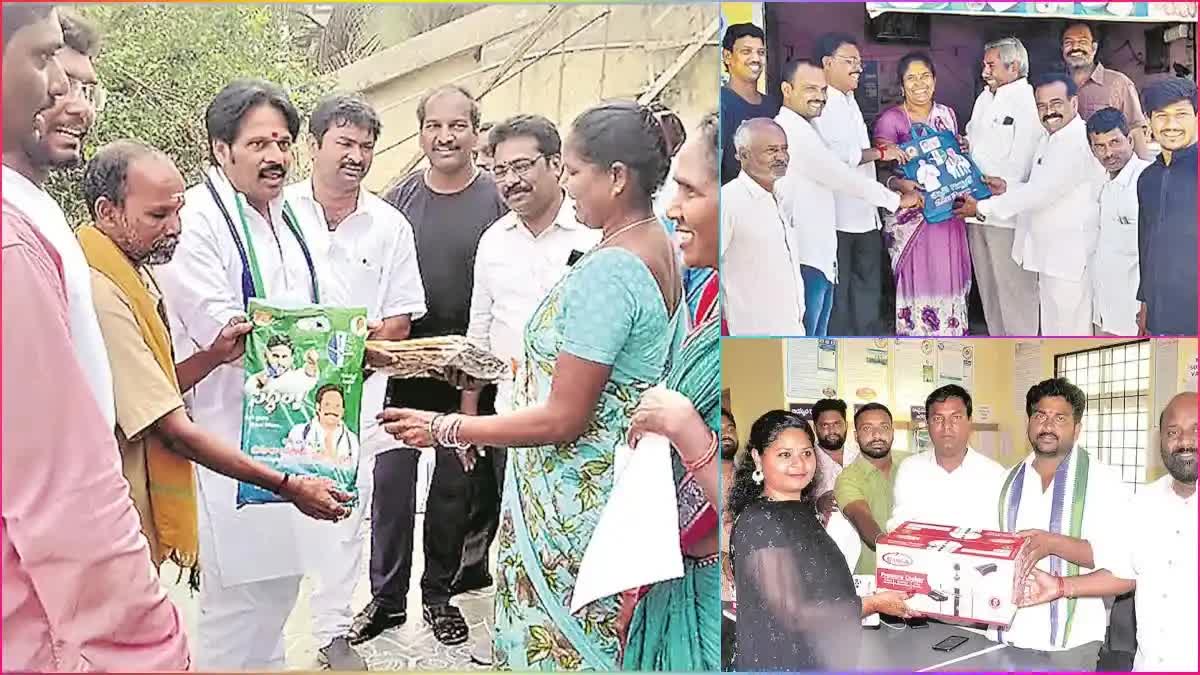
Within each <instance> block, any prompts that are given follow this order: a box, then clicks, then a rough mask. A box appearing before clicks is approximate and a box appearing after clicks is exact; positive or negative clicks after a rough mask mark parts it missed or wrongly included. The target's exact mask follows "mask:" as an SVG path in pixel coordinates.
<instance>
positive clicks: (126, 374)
mask: <svg viewBox="0 0 1200 675" xmlns="http://www.w3.org/2000/svg"><path fill="white" fill-rule="evenodd" d="M183 190H184V184H183V177H182V176H181V175H180V174H179V171H178V170H177V169H176V168H175V165H174V164H173V163H172V162H171V160H170V159H168V158H167V157H166V156H165V155H163V154H162V153H160V152H158V151H156V150H153V149H151V148H148V147H146V146H144V145H141V144H139V143H136V142H132V141H119V142H116V143H112V144H110V145H107V146H105V147H104V148H101V150H100V151H99V152H98V153H97V154H96V156H95V157H94V158H93V159H92V161H91V162H90V163H89V164H88V166H87V170H86V172H85V174H84V179H83V191H84V196H85V198H86V199H87V206H88V210H89V212H90V214H91V216H92V219H93V221H94V222H95V225H94V226H85V227H82V228H80V229H79V231H78V233H77V234H78V237H79V242H80V244H81V245H82V247H83V252H84V256H85V257H86V258H87V261H88V265H89V266H90V267H91V274H92V289H93V297H94V299H95V303H96V313H97V316H98V318H99V320H100V330H101V332H102V333H103V335H104V342H105V345H106V347H107V349H108V358H109V362H110V364H111V366H112V371H113V389H114V394H115V399H116V409H117V429H116V433H117V440H118V442H119V444H120V447H121V457H122V466H123V470H124V473H125V478H126V479H127V480H128V481H129V486H130V491H131V496H132V498H133V502H134V505H135V506H136V507H137V511H138V514H139V515H140V516H141V520H142V532H143V533H144V534H145V535H146V539H147V540H148V541H149V543H150V551H151V556H152V558H153V560H154V563H155V565H160V564H162V562H163V561H164V560H171V561H172V562H175V563H176V564H178V565H179V566H181V567H183V568H186V569H189V570H190V571H191V582H192V584H193V586H195V585H196V583H197V581H198V578H199V577H198V574H197V570H198V568H197V556H198V548H199V544H198V535H197V524H196V522H197V521H196V489H195V483H194V478H193V469H192V464H191V462H192V461H196V462H199V463H200V464H202V465H204V466H207V467H209V468H210V469H212V470H213V471H216V472H218V473H221V474H224V475H227V476H230V477H231V478H235V479H237V480H240V481H245V482H248V483H253V484H254V485H257V486H259V487H262V488H264V489H267V490H271V491H274V492H277V493H279V494H280V495H281V496H283V497H285V498H287V499H289V500H290V501H292V503H293V504H294V505H295V506H296V508H298V509H300V511H302V512H304V513H305V514H307V515H309V516H311V517H313V518H319V519H323V520H336V519H337V518H339V517H341V516H343V515H345V512H346V510H345V507H343V506H341V505H340V504H339V503H338V502H344V501H347V500H348V499H349V495H345V494H342V493H340V492H339V491H337V490H336V489H334V488H333V487H332V486H331V485H330V484H329V483H327V482H324V481H318V480H308V479H299V478H296V477H293V476H286V475H284V474H281V473H279V472H278V471H275V470H274V469H271V468H268V467H267V466H265V465H263V464H260V463H258V462H256V461H254V460H252V459H250V458H249V457H248V456H246V455H245V454H243V453H242V452H240V451H239V450H238V449H237V448H233V447H230V446H228V445H226V444H224V443H222V442H221V441H220V440H218V439H217V438H215V437H214V436H212V435H210V434H208V433H206V432H205V431H203V430H201V429H200V428H199V427H197V426H196V425H195V424H193V423H192V421H191V420H190V419H189V418H188V416H187V413H186V412H185V410H184V408H183V398H182V392H185V391H187V390H189V389H191V388H192V386H193V385H195V384H196V383H197V382H199V381H200V380H202V379H204V377H206V376H207V375H208V374H209V373H210V372H212V370H213V369H214V368H216V367H217V366H218V365H221V364H223V363H229V362H231V361H235V360H237V359H239V358H241V356H242V352H243V350H244V346H245V345H244V336H245V335H246V333H248V332H249V330H250V324H249V322H247V321H245V320H237V319H235V320H234V321H231V322H230V323H229V325H228V326H226V328H225V329H224V330H222V331H221V334H220V335H219V336H218V337H217V339H216V340H215V341H214V342H213V344H212V345H211V346H210V347H209V348H208V349H207V350H204V351H201V352H199V353H197V354H196V355H194V356H192V357H190V358H188V359H187V360H185V361H183V362H182V363H179V364H178V365H176V363H175V359H174V353H173V351H172V348H171V335H170V332H169V331H168V328H167V323H166V321H165V320H164V318H163V317H164V316H165V314H164V311H163V306H162V297H161V295H160V293H159V291H158V286H157V284H156V283H155V281H154V277H153V276H152V275H151V273H150V271H149V269H148V266H150V265H160V264H163V263H165V262H167V261H168V260H170V259H171V255H172V254H173V253H174V251H175V245H176V243H177V242H178V241H179V232H180V224H179V209H180V207H181V206H182V205H183V198H182V197H183Z"/></svg>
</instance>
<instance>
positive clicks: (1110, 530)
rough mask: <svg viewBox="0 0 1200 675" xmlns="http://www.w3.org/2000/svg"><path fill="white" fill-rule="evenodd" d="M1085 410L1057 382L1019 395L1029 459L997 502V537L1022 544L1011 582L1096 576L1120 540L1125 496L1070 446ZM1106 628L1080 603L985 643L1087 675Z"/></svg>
mask: <svg viewBox="0 0 1200 675" xmlns="http://www.w3.org/2000/svg"><path fill="white" fill-rule="evenodd" d="M1086 406H1087V396H1086V394H1084V393H1083V391H1082V390H1081V389H1079V387H1076V386H1075V385H1073V384H1071V383H1070V382H1069V381H1067V380H1066V379H1063V378H1054V379H1049V380H1044V381H1042V382H1039V383H1038V384H1036V385H1034V386H1033V387H1031V388H1030V389H1029V391H1028V393H1026V395H1025V414H1026V415H1027V417H1028V420H1029V421H1028V424H1027V426H1026V431H1027V434H1028V438H1029V443H1030V445H1031V446H1032V447H1033V452H1031V453H1030V454H1029V456H1028V457H1026V458H1025V459H1024V460H1023V461H1022V462H1021V463H1019V464H1017V465H1016V466H1014V467H1013V468H1012V469H1010V470H1009V471H1008V472H1007V476H1006V477H1005V480H1004V483H1003V486H1002V487H1001V490H1000V497H999V501H998V502H997V508H998V513H999V523H998V527H999V529H1000V530H1001V531H1004V532H1013V533H1016V534H1018V535H1020V536H1024V537H1026V542H1025V545H1024V546H1023V547H1022V549H1021V553H1020V554H1019V555H1018V557H1017V572H1016V577H1015V578H1016V579H1024V578H1025V577H1026V576H1027V575H1028V573H1029V572H1031V571H1032V570H1033V569H1034V568H1035V566H1036V567H1037V568H1040V569H1041V570H1043V571H1046V572H1050V573H1051V574H1055V575H1063V576H1075V575H1077V574H1078V573H1079V571H1080V570H1081V569H1097V568H1098V567H1099V565H1098V563H1097V560H1096V555H1095V551H1097V550H1111V548H1113V547H1114V546H1116V545H1117V544H1116V543H1115V542H1116V541H1120V539H1121V538H1122V537H1124V536H1125V534H1124V529H1123V528H1122V527H1121V524H1122V523H1123V522H1124V518H1125V517H1126V512H1127V511H1128V505H1129V491H1128V489H1127V488H1126V486H1125V485H1124V484H1123V483H1122V482H1121V477H1120V475H1119V474H1118V473H1117V472H1116V471H1115V470H1114V469H1113V468H1112V467H1109V466H1108V465H1106V464H1102V463H1101V462H1100V460H1099V458H1097V457H1095V456H1093V455H1092V454H1090V453H1089V452H1088V451H1087V450H1085V449H1083V448H1081V447H1078V446H1077V445H1076V443H1077V441H1078V439H1079V434H1080V432H1082V431H1083V424H1082V422H1083V413H1084V409H1085V408H1086ZM1193 550H1194V549H1193ZM1107 627H1108V611H1107V610H1106V609H1105V607H1104V601H1103V600H1102V599H1100V598H1084V599H1079V600H1078V601H1063V602H1056V603H1053V604H1051V605H1041V606H1038V607H1025V608H1022V609H1019V610H1018V611H1017V613H1016V615H1015V616H1014V617H1013V620H1012V623H1011V624H1010V625H1009V626H1008V628H1006V629H1004V630H999V631H992V632H991V633H990V637H992V639H995V640H996V641H997V642H1002V643H1004V644H1007V645H1009V646H1010V647H1014V648H1017V649H1022V650H1027V651H1032V652H1038V653H1039V656H1041V657H1043V658H1048V659H1049V660H1050V662H1051V663H1053V664H1054V666H1055V667H1056V669H1061V670H1074V671H1092V670H1095V669H1096V665H1097V662H1098V659H1099V653H1100V647H1101V645H1102V644H1103V642H1104V634H1105V630H1106V629H1107Z"/></svg>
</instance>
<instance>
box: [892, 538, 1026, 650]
mask: <svg viewBox="0 0 1200 675" xmlns="http://www.w3.org/2000/svg"><path fill="white" fill-rule="evenodd" d="M1023 541H1024V540H1023V539H1022V538H1021V537H1017V536H1016V535H1013V534H1009V533H1007V532H996V531H992V530H972V529H968V528H964V527H955V526H953V525H935V524H931V523H917V522H911V521H909V522H905V523H904V524H902V525H900V526H899V527H897V528H896V529H895V530H893V531H891V532H889V533H887V534H886V535H884V536H883V537H882V538H881V539H880V540H879V541H878V543H877V544H876V546H875V557H876V568H875V583H876V587H877V588H878V589H879V590H897V591H908V592H911V593H912V594H913V596H912V597H911V598H910V599H909V600H908V603H907V604H908V606H909V607H910V608H912V609H913V610H916V611H918V612H921V613H923V614H925V615H928V616H930V617H933V618H937V619H941V620H944V621H950V622H955V623H966V624H975V623H985V624H989V625H991V626H999V627H1002V628H1003V627H1007V626H1008V625H1009V624H1010V623H1011V622H1012V618H1013V614H1015V613H1016V610H1017V607H1016V605H1015V604H1014V603H1013V597H1012V596H1013V575H1014V574H1015V573H1016V559H1017V553H1018V552H1019V551H1020V549H1021V544H1022V543H1023Z"/></svg>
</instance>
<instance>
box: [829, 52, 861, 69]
mask: <svg viewBox="0 0 1200 675" xmlns="http://www.w3.org/2000/svg"><path fill="white" fill-rule="evenodd" d="M833 58H835V59H837V60H838V61H841V62H843V63H845V64H846V65H848V66H850V67H851V68H857V67H859V66H861V65H862V59H860V58H859V57H857V56H842V55H841V54H834V55H833Z"/></svg>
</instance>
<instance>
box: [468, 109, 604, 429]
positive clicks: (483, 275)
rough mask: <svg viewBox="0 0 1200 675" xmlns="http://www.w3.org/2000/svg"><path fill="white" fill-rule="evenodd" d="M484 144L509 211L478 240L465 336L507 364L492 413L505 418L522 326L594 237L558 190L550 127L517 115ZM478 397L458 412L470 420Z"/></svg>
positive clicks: (557, 144) (521, 354) (472, 395)
mask: <svg viewBox="0 0 1200 675" xmlns="http://www.w3.org/2000/svg"><path fill="white" fill-rule="evenodd" d="M488 145H489V147H490V148H491V150H492V152H493V157H494V158H495V163H494V164H493V167H492V175H493V176H495V178H496V184H497V186H498V187H499V189H500V194H501V196H502V197H503V198H504V202H505V204H507V205H508V207H509V209H510V210H509V212H508V213H507V214H505V215H504V216H502V217H501V218H500V220H497V221H496V223H495V224H493V225H492V226H491V227H489V228H488V229H487V230H486V231H485V232H484V233H483V236H482V237H481V238H480V240H479V249H478V250H477V252H476V253H475V285H474V288H473V289H472V292H471V319H470V323H469V324H468V327H467V337H469V338H471V339H472V340H474V341H475V342H476V343H477V344H479V345H480V346H481V347H483V348H484V349H487V350H488V351H490V352H492V353H493V354H495V355H496V356H498V357H500V359H501V360H502V361H504V363H505V364H506V365H508V366H509V371H508V372H507V373H506V374H505V376H504V378H503V379H502V380H501V381H500V382H498V383H497V391H496V412H498V413H505V412H511V411H512V409H513V408H512V405H513V403H512V395H513V382H514V381H516V380H517V379H518V375H517V374H518V373H519V372H520V369H521V366H522V362H523V361H524V358H525V324H526V323H527V322H528V321H529V317H530V316H532V315H533V312H534V311H535V310H536V309H537V307H538V305H539V304H540V303H541V301H542V299H543V298H544V297H546V294H547V293H549V292H550V289H552V288H554V286H555V285H556V284H557V283H558V282H559V280H561V279H562V277H563V275H564V274H566V272H567V270H568V269H570V265H571V263H572V262H574V259H576V258H578V257H579V256H580V255H582V254H583V253H586V252H587V251H588V250H590V249H591V248H592V247H593V246H595V245H596V243H597V242H599V241H600V233H599V232H598V231H596V230H592V229H590V228H588V227H586V226H584V225H583V224H581V223H580V222H579V221H578V220H576V218H575V204H574V202H573V201H572V200H571V198H570V197H568V196H567V194H566V191H564V190H563V189H562V186H561V185H560V180H559V179H560V176H561V174H562V140H561V138H560V137H559V134H558V129H556V128H555V126H554V123H552V122H551V121H550V120H548V119H546V118H545V117H542V116H540V115H517V116H516V117H513V118H510V119H508V120H505V121H503V122H501V123H500V124H497V125H496V126H495V127H494V128H493V129H492V131H491V135H490V137H489V139H488ZM478 396H479V392H477V391H476V392H471V391H464V392H463V406H464V410H468V411H469V412H470V413H472V414H476V413H477V409H478Z"/></svg>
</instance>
